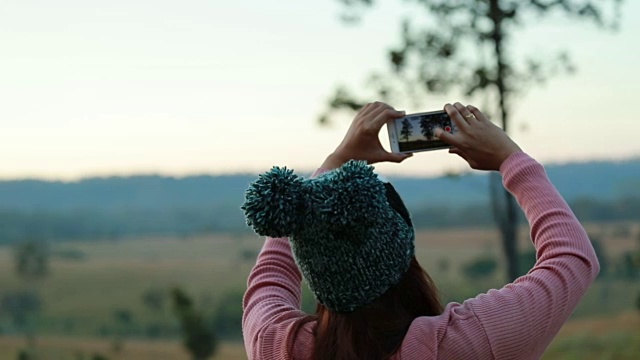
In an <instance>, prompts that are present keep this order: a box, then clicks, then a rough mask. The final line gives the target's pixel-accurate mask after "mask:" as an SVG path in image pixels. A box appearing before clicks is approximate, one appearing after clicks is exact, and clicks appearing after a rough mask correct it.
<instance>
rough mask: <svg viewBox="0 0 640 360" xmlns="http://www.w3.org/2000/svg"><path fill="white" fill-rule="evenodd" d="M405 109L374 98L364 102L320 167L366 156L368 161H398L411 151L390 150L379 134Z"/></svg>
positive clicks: (402, 114) (335, 166)
mask: <svg viewBox="0 0 640 360" xmlns="http://www.w3.org/2000/svg"><path fill="white" fill-rule="evenodd" d="M404 115H405V113H404V111H397V110H395V109H394V108H392V107H391V106H389V105H387V104H385V103H381V102H374V103H369V104H367V105H365V106H364V107H363V108H362V109H360V111H359V112H358V114H357V115H356V117H355V118H354V119H353V122H352V123H351V126H350V127H349V130H348V131H347V134H346V135H345V137H344V139H343V140H342V142H341V143H340V145H338V147H337V148H336V150H335V151H334V152H333V154H331V155H329V157H327V160H325V162H324V164H323V165H322V168H323V169H327V170H329V169H335V168H338V167H340V166H341V165H342V164H344V163H346V162H347V161H349V160H365V161H366V162H367V164H375V163H377V162H383V161H389V162H395V163H399V162H402V161H403V160H405V159H407V158H409V157H411V155H412V154H397V153H390V152H388V151H387V150H385V149H384V148H383V147H382V144H381V143H380V139H379V138H378V134H379V133H380V129H381V128H382V126H384V125H385V124H386V123H387V122H389V121H392V120H395V119H398V118H401V117H403V116H404Z"/></svg>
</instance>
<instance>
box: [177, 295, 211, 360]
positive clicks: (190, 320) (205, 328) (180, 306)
mask: <svg viewBox="0 0 640 360" xmlns="http://www.w3.org/2000/svg"><path fill="white" fill-rule="evenodd" d="M171 300H172V302H173V310H174V312H175V313H176V315H177V316H178V319H179V320H180V325H181V327H182V337H183V343H184V346H185V347H186V348H187V350H188V351H189V352H190V353H191V356H192V357H193V359H194V360H203V359H207V358H209V357H210V356H212V355H213V354H214V353H215V351H216V348H217V345H218V342H217V338H216V336H215V334H214V332H213V329H212V328H211V326H209V324H210V322H209V321H207V319H205V316H204V314H202V312H201V311H198V310H196V308H195V306H194V305H193V300H192V299H191V298H190V297H189V296H188V295H187V293H186V292H184V291H183V290H182V289H180V288H174V289H173V290H172V291H171Z"/></svg>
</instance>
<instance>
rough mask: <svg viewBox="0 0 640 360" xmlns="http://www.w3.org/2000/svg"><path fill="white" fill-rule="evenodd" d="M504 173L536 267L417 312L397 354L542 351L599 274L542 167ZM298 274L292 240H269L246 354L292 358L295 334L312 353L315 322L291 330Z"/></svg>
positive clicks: (247, 319)
mask: <svg viewBox="0 0 640 360" xmlns="http://www.w3.org/2000/svg"><path fill="white" fill-rule="evenodd" d="M321 171H322V170H320V171H317V172H316V173H318V172H321ZM500 173H501V174H502V177H503V183H504V186H505V187H506V188H507V189H508V190H509V191H510V192H511V193H512V194H513V195H514V196H515V197H516V199H517V201H518V203H519V204H520V206H521V207H522V209H523V210H524V212H525V215H526V217H527V219H528V221H529V225H530V227H531V239H532V240H533V244H534V246H535V248H536V251H537V261H536V264H535V266H534V267H533V269H531V271H529V273H528V274H526V275H524V276H522V277H520V278H518V279H517V280H516V281H514V282H513V283H511V284H508V285H506V286H505V287H503V288H502V289H500V290H490V291H489V292H487V293H486V294H481V295H478V296H477V297H475V298H473V299H469V300H466V301H464V302H463V303H462V304H459V303H450V304H448V305H447V306H446V308H445V310H444V312H443V313H442V314H441V315H438V316H432V317H426V316H425V317H419V318H416V319H415V320H414V321H413V323H412V324H411V326H410V328H409V330H408V332H407V334H406V336H405V338H404V341H403V342H402V346H401V348H400V350H399V351H398V352H397V353H396V356H395V358H396V359H537V358H540V357H541V356H542V354H543V352H544V350H545V349H546V347H547V346H548V345H549V343H550V342H551V340H552V339H553V338H554V336H555V335H556V334H557V333H558V331H559V330H560V328H561V327H562V325H563V324H564V322H565V321H566V320H567V319H568V318H569V316H570V315H571V313H572V312H573V310H574V308H575V307H576V305H577V304H578V302H579V301H580V299H581V298H582V296H583V295H584V293H585V292H586V290H587V288H588V287H589V286H590V284H591V283H592V282H593V280H594V279H595V277H596V275H597V274H598V271H599V264H598V260H597V258H596V254H595V252H594V250H593V247H592V246H591V242H590V241H589V238H588V237H587V234H586V233H585V231H584V229H583V228H582V226H581V225H580V223H579V222H578V220H577V219H576V217H575V216H574V215H573V213H572V211H571V209H570V208H569V206H568V205H567V204H566V202H565V201H564V200H563V199H562V197H561V196H560V194H558V192H557V191H556V189H555V188H554V186H553V185H552V184H551V182H550V181H549V179H548V178H547V175H546V173H545V171H544V168H543V167H542V165H540V164H539V163H537V162H536V161H535V160H533V159H532V158H530V157H529V156H528V155H526V154H524V153H521V152H520V153H515V154H513V155H511V156H510V157H509V158H508V159H507V160H506V161H505V162H504V163H503V164H502V167H501V168H500ZM301 281H302V276H301V274H300V271H299V270H298V268H297V266H296V264H295V262H294V259H293V257H292V254H291V249H290V247H289V242H288V241H287V239H273V238H267V240H266V241H265V243H264V246H263V248H262V251H261V253H260V255H259V257H258V260H257V263H256V265H255V267H254V268H253V270H252V271H251V274H250V275H249V280H248V289H247V292H246V294H245V297H244V304H243V306H244V316H243V321H242V326H243V333H244V343H245V347H246V350H247V354H248V356H249V358H250V359H286V358H287V351H288V349H289V348H290V345H291V343H292V342H294V344H293V345H294V354H293V355H294V358H295V359H308V358H310V352H311V351H310V350H311V349H312V347H313V328H314V326H315V323H308V324H306V326H304V327H303V328H302V329H301V330H300V332H299V333H298V336H297V337H294V334H293V333H292V328H293V326H294V325H295V323H296V321H297V320H299V319H300V318H301V317H303V316H305V314H304V313H303V312H302V311H301V310H300V303H301V288H300V287H301Z"/></svg>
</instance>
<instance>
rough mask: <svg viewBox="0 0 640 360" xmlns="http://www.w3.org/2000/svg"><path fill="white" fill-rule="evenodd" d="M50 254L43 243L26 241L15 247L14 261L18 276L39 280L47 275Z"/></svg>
mask: <svg viewBox="0 0 640 360" xmlns="http://www.w3.org/2000/svg"><path fill="white" fill-rule="evenodd" d="M49 259H50V253H49V248H48V247H47V244H45V243H44V242H43V241H37V240H27V241H24V242H22V243H20V244H18V245H17V246H16V247H15V250H14V260H15V267H16V268H15V269H16V272H17V273H18V275H20V276H22V277H23V278H25V279H39V278H43V277H45V276H47V275H48V274H49Z"/></svg>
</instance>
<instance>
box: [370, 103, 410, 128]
mask: <svg viewBox="0 0 640 360" xmlns="http://www.w3.org/2000/svg"><path fill="white" fill-rule="evenodd" d="M405 115H406V113H405V112H404V111H398V110H395V109H393V108H391V107H390V108H388V109H385V110H384V111H382V112H381V113H380V114H378V115H377V116H376V117H375V118H374V119H373V121H371V127H372V128H373V129H374V130H380V128H382V126H383V125H384V124H386V123H388V122H389V121H391V120H395V119H399V118H401V117H403V116H405Z"/></svg>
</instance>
